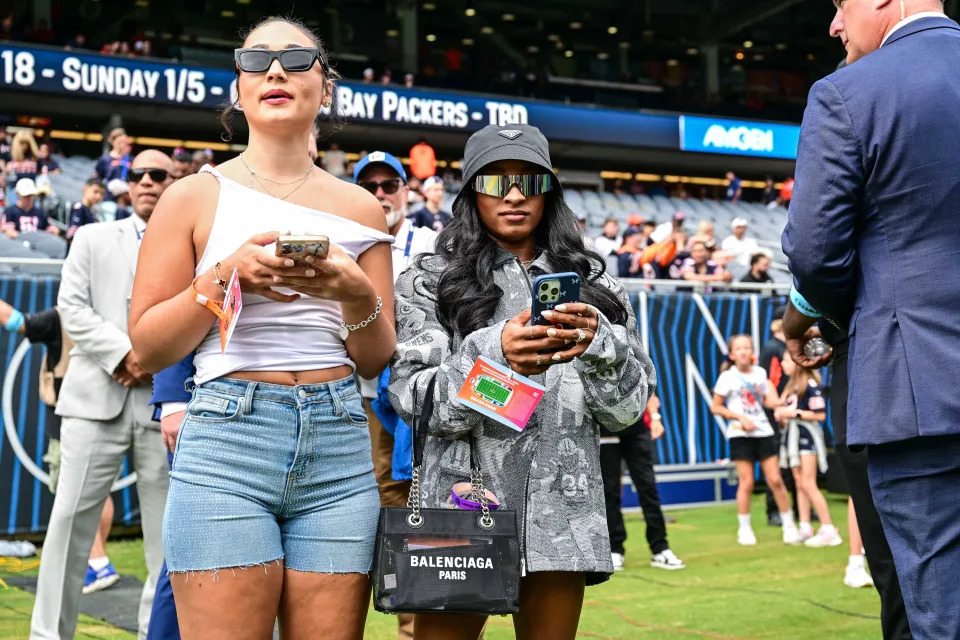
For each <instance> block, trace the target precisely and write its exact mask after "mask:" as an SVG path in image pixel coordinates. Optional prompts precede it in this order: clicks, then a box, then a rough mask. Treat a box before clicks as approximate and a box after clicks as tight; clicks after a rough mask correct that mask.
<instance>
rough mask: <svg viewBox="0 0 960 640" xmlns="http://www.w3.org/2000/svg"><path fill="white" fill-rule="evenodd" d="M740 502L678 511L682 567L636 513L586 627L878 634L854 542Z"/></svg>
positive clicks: (633, 632)
mask: <svg viewBox="0 0 960 640" xmlns="http://www.w3.org/2000/svg"><path fill="white" fill-rule="evenodd" d="M830 508H831V511H832V512H833V514H834V518H835V521H836V522H837V524H838V526H839V528H840V531H841V533H842V534H843V535H844V538H846V499H845V498H841V497H839V496H831V497H830ZM734 514H735V509H734V508H733V507H732V506H724V507H711V508H704V509H697V510H693V511H679V512H673V515H675V516H676V517H677V520H678V522H677V523H676V524H673V525H668V529H669V535H670V544H671V547H672V548H673V549H674V551H676V553H677V555H679V556H680V557H681V558H682V559H683V560H684V561H685V562H686V563H687V567H688V568H687V569H686V570H683V571H674V572H669V571H663V570H660V569H653V568H651V567H650V566H649V565H648V562H649V554H648V551H647V549H646V544H645V539H644V535H643V532H644V525H643V518H642V517H640V516H628V518H627V531H628V534H629V536H630V538H629V540H628V541H627V568H626V571H623V572H620V573H617V574H616V575H614V577H613V578H612V579H611V580H610V581H608V582H606V583H605V584H603V585H600V586H597V587H591V588H589V589H587V594H586V601H585V604H584V609H583V616H582V618H581V622H580V632H579V634H578V637H582V638H600V639H604V640H633V639H635V638H643V639H647V638H650V639H656V638H682V637H686V638H694V637H700V638H715V639H717V638H721V639H730V638H738V639H742V638H784V639H790V640H802V639H805V638H810V639H814V638H816V639H818V640H819V639H820V638H824V637H829V638H841V639H854V638H855V639H858V640H859V639H868V638H879V637H880V627H879V621H878V619H877V617H878V616H879V613H880V600H879V597H878V596H877V593H876V591H874V590H873V589H857V590H855V589H850V588H849V587H846V586H844V584H843V570H844V567H845V566H846V560H847V553H848V551H847V546H846V544H844V545H843V546H840V547H836V548H832V549H807V548H804V547H786V546H784V545H783V544H782V543H781V542H780V539H779V536H780V531H779V529H774V528H770V527H767V526H766V524H765V522H764V518H763V507H762V502H761V500H760V498H759V497H758V498H757V499H756V501H755V504H754V520H755V527H754V528H755V530H756V532H757V537H758V539H759V544H758V545H757V546H756V547H752V548H750V547H739V546H737V544H736V518H735V515H734ZM108 551H109V553H110V557H111V559H112V561H113V562H114V564H115V565H116V567H117V570H118V571H119V572H120V573H123V574H130V575H135V576H137V577H139V578H140V579H141V580H142V579H143V578H144V573H145V571H144V568H143V555H142V545H141V544H140V542H139V541H136V540H131V541H120V542H113V543H110V544H109V545H108ZM31 564H35V563H29V562H28V563H26V564H23V565H19V566H16V565H12V564H11V563H9V562H7V563H4V564H0V579H3V578H4V577H5V576H8V575H11V573H13V571H12V570H13V569H20V570H21V571H16V573H26V574H30V573H34V574H35V573H36V568H35V567H31ZM32 606H33V596H32V595H31V594H29V593H27V592H25V591H21V590H19V589H14V588H4V585H3V584H0V640H7V639H13V638H17V639H20V638H26V637H27V633H28V630H29V620H30V610H31V607H32ZM395 625H396V621H395V619H394V618H392V617H390V616H385V615H381V614H379V613H376V612H375V611H373V610H372V609H371V611H370V614H369V616H368V618H367V633H366V638H368V639H369V640H392V639H393V638H396V631H395ZM77 637H78V638H111V639H113V638H135V637H136V636H135V635H134V634H130V633H127V632H124V631H120V630H118V629H115V628H113V627H111V626H109V625H107V624H106V623H104V622H101V621H98V620H94V619H92V618H89V617H83V618H82V619H81V621H80V624H79V626H78V633H77ZM486 638H487V640H507V639H508V638H513V629H512V626H511V622H510V619H509V618H493V619H492V620H491V622H490V625H489V628H488V632H487V634H486Z"/></svg>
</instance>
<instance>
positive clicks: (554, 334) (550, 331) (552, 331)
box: [547, 328, 557, 338]
mask: <svg viewBox="0 0 960 640" xmlns="http://www.w3.org/2000/svg"><path fill="white" fill-rule="evenodd" d="M547 335H548V336H550V337H551V338H556V337H557V330H556V329H553V328H550V329H547Z"/></svg>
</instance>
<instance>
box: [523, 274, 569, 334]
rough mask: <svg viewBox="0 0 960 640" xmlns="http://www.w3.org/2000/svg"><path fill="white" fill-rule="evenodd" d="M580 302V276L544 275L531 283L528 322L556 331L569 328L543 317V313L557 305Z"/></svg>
mask: <svg viewBox="0 0 960 640" xmlns="http://www.w3.org/2000/svg"><path fill="white" fill-rule="evenodd" d="M579 301H580V276H579V275H577V274H576V273H572V272H570V273H545V274H543V275H542V276H537V277H536V279H535V280H534V281H533V301H532V303H531V304H530V318H531V320H530V322H531V323H532V324H539V325H546V326H550V325H554V326H556V327H557V328H558V329H562V328H569V327H564V326H563V325H560V324H557V323H555V322H552V321H550V320H547V319H546V318H544V317H543V315H542V314H543V312H544V311H548V310H552V309H553V308H554V307H556V306H557V305H558V304H569V303H572V302H579Z"/></svg>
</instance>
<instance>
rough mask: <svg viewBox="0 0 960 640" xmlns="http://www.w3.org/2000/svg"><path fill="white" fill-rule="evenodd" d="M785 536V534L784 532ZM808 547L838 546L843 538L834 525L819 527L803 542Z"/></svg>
mask: <svg viewBox="0 0 960 640" xmlns="http://www.w3.org/2000/svg"><path fill="white" fill-rule="evenodd" d="M784 536H786V534H784ZM803 544H804V545H805V546H808V547H814V548H819V547H838V546H840V545H841V544H843V538H841V537H840V534H839V533H837V529H836V527H829V528H827V527H820V531H818V532H817V535H815V536H813V537H812V538H810V539H809V540H807V541H806V542H804V543H803Z"/></svg>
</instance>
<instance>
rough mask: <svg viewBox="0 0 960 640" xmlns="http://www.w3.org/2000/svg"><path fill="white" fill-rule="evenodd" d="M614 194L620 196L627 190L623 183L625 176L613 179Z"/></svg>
mask: <svg viewBox="0 0 960 640" xmlns="http://www.w3.org/2000/svg"><path fill="white" fill-rule="evenodd" d="M612 191H613V195H615V196H619V195H622V194H624V193H626V192H627V189H626V186H625V185H624V184H623V178H617V179H616V180H614V181H613V189H612Z"/></svg>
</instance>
